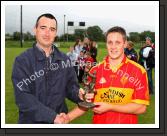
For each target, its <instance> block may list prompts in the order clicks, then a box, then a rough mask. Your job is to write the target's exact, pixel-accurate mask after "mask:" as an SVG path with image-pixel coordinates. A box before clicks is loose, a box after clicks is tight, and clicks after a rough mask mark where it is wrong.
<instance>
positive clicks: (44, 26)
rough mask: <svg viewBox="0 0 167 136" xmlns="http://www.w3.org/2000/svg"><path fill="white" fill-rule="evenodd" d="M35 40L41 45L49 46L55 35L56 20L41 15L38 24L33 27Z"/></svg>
mask: <svg viewBox="0 0 167 136" xmlns="http://www.w3.org/2000/svg"><path fill="white" fill-rule="evenodd" d="M34 33H35V35H36V40H37V42H38V43H39V44H40V45H41V46H43V47H50V46H51V45H52V43H53V42H54V39H55V37H56V33H57V30H56V21H55V20H54V19H50V18H46V17H41V18H40V19H39V21H38V26H37V27H35V28H34Z"/></svg>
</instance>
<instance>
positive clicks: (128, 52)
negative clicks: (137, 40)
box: [125, 41, 138, 62]
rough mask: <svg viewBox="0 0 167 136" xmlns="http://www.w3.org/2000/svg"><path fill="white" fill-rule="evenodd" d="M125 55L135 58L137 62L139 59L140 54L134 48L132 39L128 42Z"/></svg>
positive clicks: (131, 58)
mask: <svg viewBox="0 0 167 136" xmlns="http://www.w3.org/2000/svg"><path fill="white" fill-rule="evenodd" d="M125 55H126V57H127V58H128V59H130V60H133V61H135V62H137V61H138V55H137V52H136V51H135V49H134V43H133V42H132V41H128V42H127V47H126V48H125Z"/></svg>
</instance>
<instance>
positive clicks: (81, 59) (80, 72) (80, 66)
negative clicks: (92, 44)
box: [77, 50, 85, 83]
mask: <svg viewBox="0 0 167 136" xmlns="http://www.w3.org/2000/svg"><path fill="white" fill-rule="evenodd" d="M84 54H85V53H84V51H83V50H82V51H81V52H80V55H79V56H78V73H77V76H78V81H79V83H82V77H83V75H84V69H85V57H84Z"/></svg>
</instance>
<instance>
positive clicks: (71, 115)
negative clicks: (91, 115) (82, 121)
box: [67, 106, 88, 121]
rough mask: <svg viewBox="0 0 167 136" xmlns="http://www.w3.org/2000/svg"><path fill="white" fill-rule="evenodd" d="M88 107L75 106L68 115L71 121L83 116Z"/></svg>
mask: <svg viewBox="0 0 167 136" xmlns="http://www.w3.org/2000/svg"><path fill="white" fill-rule="evenodd" d="M87 110H88V109H84V108H81V107H78V106H77V107H75V108H74V109H73V110H72V111H70V112H69V113H68V114H67V115H68V117H69V119H70V121H72V120H74V119H76V118H78V117H80V116H82V115H83V114H84V113H85V112H86V111H87Z"/></svg>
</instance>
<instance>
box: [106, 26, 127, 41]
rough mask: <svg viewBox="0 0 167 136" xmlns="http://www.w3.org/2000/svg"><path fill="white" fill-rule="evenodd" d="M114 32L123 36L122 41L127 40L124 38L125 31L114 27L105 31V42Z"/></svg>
mask: <svg viewBox="0 0 167 136" xmlns="http://www.w3.org/2000/svg"><path fill="white" fill-rule="evenodd" d="M114 32H118V33H120V34H121V35H122V36H123V39H124V41H126V39H127V37H126V31H125V29H124V28H122V27H119V26H115V27H112V28H110V29H109V30H108V31H107V33H106V35H105V40H106V41H107V36H108V35H109V34H110V33H114Z"/></svg>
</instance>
